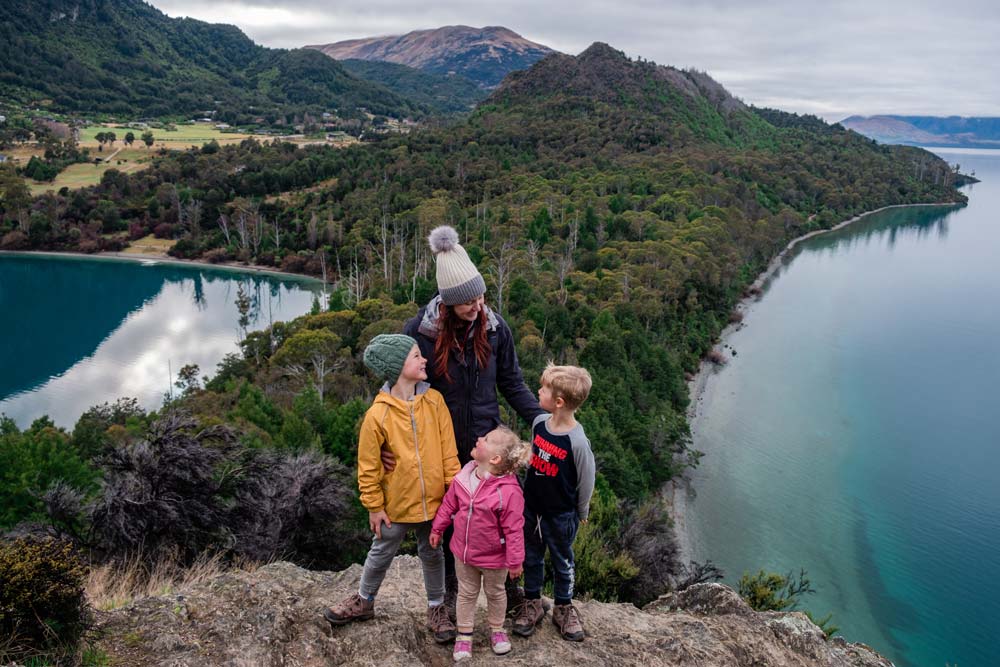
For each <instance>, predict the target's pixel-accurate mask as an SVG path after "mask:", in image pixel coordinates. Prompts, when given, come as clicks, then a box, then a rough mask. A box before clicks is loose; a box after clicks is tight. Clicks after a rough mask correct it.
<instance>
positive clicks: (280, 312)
mask: <svg viewBox="0 0 1000 667" xmlns="http://www.w3.org/2000/svg"><path fill="white" fill-rule="evenodd" d="M241 283H242V284H243V286H244V289H245V290H246V292H247V293H248V294H249V295H250V296H251V299H252V312H251V319H252V322H251V324H250V326H249V329H255V328H261V327H265V326H267V325H268V324H269V323H270V322H273V321H278V320H288V319H291V318H293V317H297V316H299V315H302V314H303V313H306V312H308V311H309V308H310V307H311V306H312V301H313V293H314V292H313V291H312V290H314V289H315V287H316V285H317V283H315V282H312V281H308V282H306V281H296V280H282V279H278V278H275V277H269V276H268V277H265V276H263V275H259V274H252V275H250V274H241V273H235V272H232V271H225V270H215V269H202V268H197V267H187V266H177V265H170V264H162V263H152V262H145V263H140V262H132V261H114V260H96V259H85V258H72V257H71V258H63V257H42V256H37V255H35V256H32V255H10V254H0V313H3V322H4V326H3V328H2V329H0V413H5V414H6V415H7V416H8V417H11V418H13V419H14V420H15V421H16V422H17V423H18V425H19V426H21V427H22V428H23V427H25V426H27V425H28V424H30V423H31V421H33V420H34V419H36V418H38V417H40V416H41V415H45V414H47V415H49V416H50V417H51V418H52V419H53V421H55V422H56V423H57V424H59V425H61V426H66V427H71V426H72V425H73V424H75V423H76V420H77V418H78V417H79V416H80V414H81V413H83V412H84V411H85V410H87V409H88V408H90V407H91V406H93V405H96V404H99V403H103V402H105V401H114V400H115V399H117V398H119V397H122V396H130V397H135V398H137V399H139V401H140V403H141V404H142V405H144V406H145V407H146V408H156V407H159V405H160V403H161V402H162V399H163V395H164V393H166V392H167V391H168V390H169V389H170V385H171V376H172V375H173V377H174V379H176V374H177V370H178V369H179V368H180V367H181V366H183V365H184V364H190V363H194V364H198V365H199V366H200V368H201V372H202V374H203V375H214V372H215V366H216V364H217V363H218V362H219V360H220V359H222V357H223V356H224V355H225V354H227V353H229V352H236V351H237V350H238V346H237V340H238V338H239V335H240V329H239V324H238V322H239V314H238V312H237V310H236V304H235V300H236V293H237V289H238V286H239V284H241Z"/></svg>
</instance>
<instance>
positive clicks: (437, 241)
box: [403, 226, 544, 465]
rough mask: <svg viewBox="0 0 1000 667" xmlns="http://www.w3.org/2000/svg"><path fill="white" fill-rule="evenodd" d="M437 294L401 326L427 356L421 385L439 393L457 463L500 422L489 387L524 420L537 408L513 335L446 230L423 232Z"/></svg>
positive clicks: (464, 460)
mask: <svg viewBox="0 0 1000 667" xmlns="http://www.w3.org/2000/svg"><path fill="white" fill-rule="evenodd" d="M429 240H430V246H431V250H432V251H433V252H434V255H435V260H436V263H437V284H438V294H437V296H435V297H434V298H433V299H431V301H430V303H428V304H427V305H426V306H424V307H423V308H421V309H420V311H419V312H418V313H417V315H416V317H414V318H413V319H411V320H409V321H408V322H407V323H406V325H405V326H404V327H403V333H405V334H407V335H408V336H411V337H412V338H414V339H416V341H417V344H418V345H419V346H420V352H421V353H422V354H423V355H424V357H425V358H426V359H427V360H428V364H427V376H428V382H430V383H431V386H432V387H433V388H434V389H437V390H438V391H440V392H441V393H442V394H443V395H444V399H445V402H446V403H447V404H448V409H449V410H450V411H451V419H452V422H453V424H454V425H455V441H456V443H457V445H458V458H459V461H460V462H461V463H462V465H465V464H466V463H468V462H469V460H470V458H469V457H470V454H469V453H470V452H471V451H472V448H473V446H474V445H475V444H476V439H477V438H478V437H479V436H483V435H486V434H487V433H489V432H490V431H492V430H493V429H495V428H496V427H497V426H499V425H500V407H499V404H498V402H497V389H499V390H500V393H501V394H503V397H504V398H506V399H507V402H508V403H509V404H510V406H511V407H512V408H514V410H515V411H516V412H517V414H518V415H520V416H521V419H524V420H525V422H527V423H528V424H530V423H531V422H532V420H533V419H534V418H535V417H536V416H537V415H539V414H541V413H542V412H544V411H543V410H542V408H541V407H540V406H539V405H538V399H536V398H535V396H534V394H532V393H531V390H530V389H528V387H527V385H525V383H524V378H523V377H522V375H521V367H520V366H519V365H518V362H517V351H516V350H515V349H514V336H513V334H512V333H511V330H510V327H509V326H507V323H506V322H504V320H503V318H501V317H500V315H498V314H497V313H495V312H494V311H493V310H491V309H490V307H489V306H487V305H486V302H485V298H484V296H485V293H486V283H485V282H484V281H483V277H482V275H480V273H479V271H478V270H477V269H476V266H475V265H474V264H473V263H472V261H471V260H470V259H469V256H468V255H467V254H466V252H465V248H463V247H462V246H461V245H459V243H458V233H457V232H456V231H455V230H454V229H453V228H451V227H447V226H444V227H438V228H436V229H434V230H433V231H432V232H431V235H430V238H429Z"/></svg>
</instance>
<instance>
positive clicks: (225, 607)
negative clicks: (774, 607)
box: [98, 556, 892, 667]
mask: <svg viewBox="0 0 1000 667" xmlns="http://www.w3.org/2000/svg"><path fill="white" fill-rule="evenodd" d="M360 576H361V567H360V566H358V565H353V566H351V567H350V568H348V569H346V570H344V571H342V572H312V571H309V570H304V569H302V568H299V567H296V566H294V565H291V564H289V563H274V564H272V565H267V566H265V567H262V568H260V569H258V570H256V571H253V572H245V571H233V572H230V573H226V574H223V575H220V576H218V577H216V578H214V579H212V580H210V581H208V582H207V583H204V584H199V585H197V586H193V587H191V588H189V589H186V590H182V591H179V592H177V593H175V594H171V595H165V596H161V597H152V598H144V599H141V600H137V601H135V602H133V603H132V604H130V605H128V606H126V607H123V608H120V609H117V610H115V611H111V612H101V613H99V615H98V626H99V631H100V632H99V634H100V636H101V639H100V640H99V646H100V648H102V649H103V650H104V651H106V652H107V653H108V654H109V656H110V657H111V659H112V664H114V665H149V666H153V665H159V666H164V667H166V666H168V665H169V666H171V667H182V666H183V667H187V666H190V667H194V666H196V665H197V666H198V667H207V666H218V667H223V666H225V667H244V666H245V667H250V666H251V665H253V666H255V667H256V666H265V665H267V666H271V665H274V666H282V667H284V666H291V665H296V666H300V667H319V666H320V665H323V666H327V665H359V666H360V665H385V666H400V667H402V666H403V665H406V666H409V665H441V666H444V665H450V664H452V661H451V646H450V645H446V646H439V645H437V644H435V643H434V641H433V640H432V639H431V637H430V635H429V634H428V633H427V631H426V630H425V629H424V625H423V622H424V618H425V613H424V605H425V598H424V592H423V578H422V576H421V573H420V564H419V561H418V560H417V559H416V558H414V557H412V556H399V557H397V558H396V560H395V561H394V563H393V565H392V568H391V570H390V571H389V575H388V576H387V577H386V581H385V583H384V584H383V587H382V591H381V592H380V594H379V597H378V602H377V604H376V616H375V619H374V620H371V621H368V622H365V623H357V624H354V625H348V626H345V627H342V628H331V627H330V625H329V624H327V622H326V621H324V620H323V619H322V617H321V616H320V611H321V610H322V608H323V607H324V606H325V605H328V604H331V603H333V602H336V601H337V600H339V599H340V598H342V597H344V596H346V595H349V594H350V593H351V592H352V591H355V590H357V586H358V580H359V579H360ZM480 604H481V605H483V608H482V609H480V611H479V615H478V616H477V624H478V627H477V629H476V636H475V646H474V651H475V654H474V657H473V659H472V661H471V662H469V663H467V664H470V665H478V664H484V665H485V664H497V662H496V661H497V660H498V658H496V657H495V656H494V655H493V654H492V653H491V652H490V650H489V642H488V640H487V637H486V633H485V631H484V628H483V626H484V624H485V606H484V605H485V601H484V599H483V598H481V599H480ZM577 604H578V606H579V608H580V611H581V613H582V616H583V619H584V622H585V624H586V628H587V634H588V636H587V640H586V641H584V642H582V643H573V642H567V641H563V640H561V639H560V638H559V637H558V636H557V634H556V632H555V629H554V628H553V626H552V624H551V622H549V620H548V619H549V618H550V617H547V618H546V621H545V622H544V623H543V624H542V625H540V626H539V630H538V632H536V633H535V635H534V636H533V637H531V638H530V639H527V640H525V639H521V638H512V641H513V644H514V650H513V651H512V652H511V653H510V654H509V655H508V656H506V657H504V658H502V660H503V662H504V664H507V665H563V664H573V665H576V666H580V665H600V666H601V667H605V666H606V665H671V666H672V665H678V666H680V665H684V666H689V665H690V666H695V665H698V666H709V665H711V666H716V665H717V666H719V667H740V666H747V667H749V666H750V665H755V666H759V665H768V666H774V667H783V666H786V665H787V666H795V667H807V666H814V665H815V666H820V665H822V666H823V667H833V666H838V665H856V666H859V667H860V666H865V667H868V666H872V667H874V666H878V667H891V665H892V663H891V662H889V661H888V660H887V659H885V658H883V657H881V656H880V655H878V654H877V653H875V652H874V651H873V650H871V649H870V648H868V647H867V646H864V645H862V644H849V643H847V642H846V641H844V640H843V639H841V638H839V637H837V638H833V639H831V640H829V641H826V640H825V639H824V637H823V633H822V632H821V631H820V630H819V628H817V627H816V626H815V625H813V624H812V623H811V622H810V621H809V620H808V619H807V618H806V617H805V616H804V615H803V614H800V613H794V612H793V613H777V612H755V611H753V610H751V609H750V607H748V606H747V605H746V603H745V602H744V601H743V600H742V599H741V598H740V597H739V596H738V595H737V594H736V593H735V592H734V591H732V590H731V589H729V588H727V587H725V586H722V585H720V584H698V585H696V586H692V587H691V588H688V589H687V590H685V591H682V592H680V593H673V594H669V595H665V596H663V597H661V598H660V599H658V600H656V601H654V602H652V603H650V604H649V605H647V606H646V607H645V608H644V609H637V608H636V607H633V606H632V605H629V604H610V603H604V602H578V603H577Z"/></svg>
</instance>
